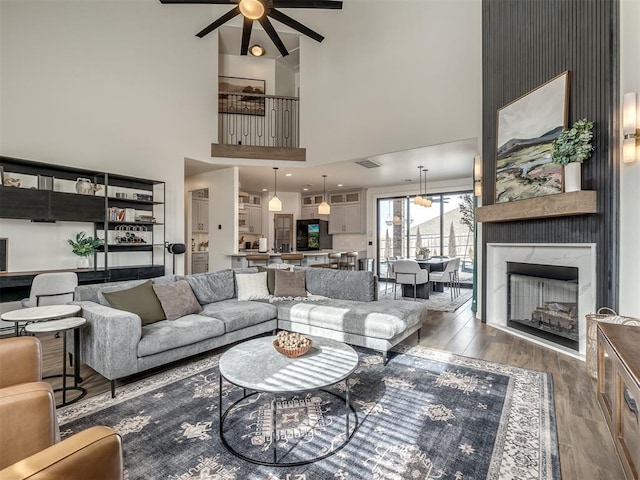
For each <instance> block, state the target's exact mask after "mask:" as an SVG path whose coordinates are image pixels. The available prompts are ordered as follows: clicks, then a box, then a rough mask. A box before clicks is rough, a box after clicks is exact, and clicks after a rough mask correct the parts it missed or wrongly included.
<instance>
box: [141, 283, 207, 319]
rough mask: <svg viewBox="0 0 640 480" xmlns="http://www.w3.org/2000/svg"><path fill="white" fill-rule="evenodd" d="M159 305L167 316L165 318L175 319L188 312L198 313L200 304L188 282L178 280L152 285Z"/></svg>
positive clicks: (200, 309)
mask: <svg viewBox="0 0 640 480" xmlns="http://www.w3.org/2000/svg"><path fill="white" fill-rule="evenodd" d="M153 291H154V292H155V293H156V295H157V297H158V300H159V301H160V305H162V309H163V310H164V314H165V315H166V316H167V320H175V319H176V318H180V317H184V316H185V315H189V314H190V313H200V312H201V311H202V306H201V305H200V304H199V303H198V299H197V298H196V296H195V295H194V294H193V290H191V286H190V285H189V282H187V281H186V280H178V281H177V282H174V283H167V284H164V285H153Z"/></svg>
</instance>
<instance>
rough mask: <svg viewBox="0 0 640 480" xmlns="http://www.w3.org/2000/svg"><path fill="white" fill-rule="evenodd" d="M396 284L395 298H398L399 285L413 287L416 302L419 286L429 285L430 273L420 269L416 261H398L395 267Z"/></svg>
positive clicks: (394, 289) (394, 287) (394, 288)
mask: <svg viewBox="0 0 640 480" xmlns="http://www.w3.org/2000/svg"><path fill="white" fill-rule="evenodd" d="M393 270H394V272H395V278H396V283H395V284H394V286H393V298H394V300H395V298H396V290H397V288H398V285H413V299H414V300H416V298H417V292H418V285H423V284H425V283H427V284H428V283H429V271H428V270H426V269H423V268H420V265H418V262H416V261H415V260H397V261H396V262H395V265H394V266H393Z"/></svg>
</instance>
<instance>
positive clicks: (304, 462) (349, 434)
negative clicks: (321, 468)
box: [219, 375, 358, 467]
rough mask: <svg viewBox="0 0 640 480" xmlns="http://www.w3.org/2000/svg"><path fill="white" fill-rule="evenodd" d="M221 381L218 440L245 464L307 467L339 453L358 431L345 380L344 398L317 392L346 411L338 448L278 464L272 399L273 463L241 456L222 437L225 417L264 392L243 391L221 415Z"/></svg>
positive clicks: (274, 412)
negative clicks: (335, 399)
mask: <svg viewBox="0 0 640 480" xmlns="http://www.w3.org/2000/svg"><path fill="white" fill-rule="evenodd" d="M222 379H223V377H222V375H220V390H219V409H220V419H219V434H220V440H221V441H222V445H224V448H226V449H227V450H228V451H229V453H231V454H233V455H235V456H236V457H238V458H240V459H242V460H244V461H246V462H250V463H253V464H255V465H263V466H266V467H297V466H300V465H308V464H310V463H315V462H317V461H320V460H324V459H325V458H328V457H330V456H332V455H334V454H335V453H337V452H339V451H340V450H342V449H343V448H344V447H345V446H346V445H347V444H348V443H349V441H350V440H351V438H352V437H353V436H354V435H355V433H356V431H357V430H358V414H357V412H356V410H355V408H353V405H351V402H350V399H349V384H348V379H347V380H346V381H347V387H346V395H345V397H342V396H340V395H338V394H337V393H334V392H330V391H328V390H324V389H320V390H319V391H321V392H324V393H327V394H329V395H332V396H334V397H336V398H338V399H339V400H341V401H342V402H344V404H345V409H346V438H345V440H344V442H343V443H342V444H341V445H340V446H338V447H336V448H334V449H333V450H332V451H330V452H328V453H326V454H324V455H321V456H319V457H314V458H311V459H309V460H301V461H298V462H279V461H278V458H277V444H278V442H277V438H276V420H277V417H276V413H277V412H276V403H277V402H276V401H275V399H274V400H273V401H272V402H271V411H272V415H271V418H272V419H273V423H272V425H271V438H272V442H273V462H267V461H264V460H257V459H255V458H251V457H248V456H246V455H243V454H242V453H240V452H238V451H237V450H235V449H234V448H233V447H232V446H231V445H229V443H228V442H227V440H226V439H225V437H224V431H223V430H224V421H225V419H226V418H227V415H228V414H229V412H231V411H232V410H233V409H234V407H235V406H236V405H238V404H239V403H240V402H242V401H244V400H246V399H247V398H250V397H252V396H254V395H258V394H260V393H265V392H253V393H250V394H249V395H246V391H245V394H244V395H243V396H242V398H241V399H239V400H237V401H235V402H233V403H232V404H231V405H230V406H229V407H227V409H226V410H225V411H224V413H223V412H222ZM229 383H231V382H229ZM284 393H286V394H293V393H296V392H284ZM273 395H276V394H273ZM351 413H353V416H354V419H355V421H354V426H353V430H351V432H349V430H350V421H349V418H350V415H351Z"/></svg>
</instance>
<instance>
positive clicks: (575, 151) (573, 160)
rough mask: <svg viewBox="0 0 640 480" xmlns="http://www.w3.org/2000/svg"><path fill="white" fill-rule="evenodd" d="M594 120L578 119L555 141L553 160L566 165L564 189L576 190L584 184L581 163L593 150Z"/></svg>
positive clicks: (568, 190) (566, 190) (567, 190)
mask: <svg viewBox="0 0 640 480" xmlns="http://www.w3.org/2000/svg"><path fill="white" fill-rule="evenodd" d="M592 139H593V122H590V121H589V120H587V119H586V118H583V119H580V120H578V121H576V122H575V123H574V124H573V126H572V127H571V128H569V129H565V130H563V131H562V133H560V135H559V136H558V138H556V139H555V140H554V141H553V144H552V153H551V161H552V162H553V163H556V164H558V165H563V166H564V191H565V192H576V191H578V190H580V188H581V184H582V178H581V170H580V168H581V164H582V162H584V161H585V160H586V159H587V158H589V156H590V155H591V152H592V151H593V145H591V140H592Z"/></svg>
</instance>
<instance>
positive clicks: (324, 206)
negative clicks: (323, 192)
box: [318, 201, 331, 215]
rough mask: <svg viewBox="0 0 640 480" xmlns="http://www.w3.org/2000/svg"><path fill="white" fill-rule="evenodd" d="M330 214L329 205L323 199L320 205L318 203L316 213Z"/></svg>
mask: <svg viewBox="0 0 640 480" xmlns="http://www.w3.org/2000/svg"><path fill="white" fill-rule="evenodd" d="M330 214H331V205H329V204H328V203H327V202H325V201H323V202H322V203H321V204H320V205H318V215H330Z"/></svg>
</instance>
